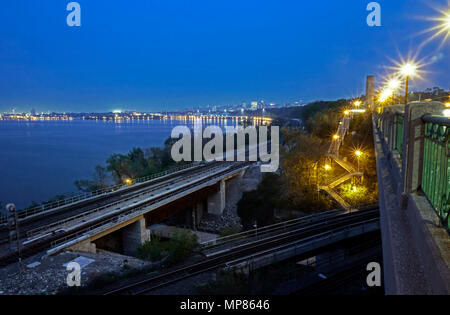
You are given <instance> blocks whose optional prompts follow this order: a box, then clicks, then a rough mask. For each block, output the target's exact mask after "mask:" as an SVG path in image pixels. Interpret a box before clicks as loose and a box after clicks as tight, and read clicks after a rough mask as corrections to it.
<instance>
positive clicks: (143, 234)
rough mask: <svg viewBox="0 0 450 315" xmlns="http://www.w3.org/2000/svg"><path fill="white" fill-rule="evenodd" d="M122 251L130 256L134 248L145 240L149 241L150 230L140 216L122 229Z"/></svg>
mask: <svg viewBox="0 0 450 315" xmlns="http://www.w3.org/2000/svg"><path fill="white" fill-rule="evenodd" d="M122 238H123V251H124V254H125V255H129V256H132V255H134V254H135V253H136V249H137V248H138V247H139V246H140V245H142V244H143V243H144V242H146V241H150V231H149V230H147V228H146V227H145V219H144V218H142V219H140V220H139V221H136V222H134V223H132V224H130V225H128V226H126V227H125V228H124V229H123V232H122Z"/></svg>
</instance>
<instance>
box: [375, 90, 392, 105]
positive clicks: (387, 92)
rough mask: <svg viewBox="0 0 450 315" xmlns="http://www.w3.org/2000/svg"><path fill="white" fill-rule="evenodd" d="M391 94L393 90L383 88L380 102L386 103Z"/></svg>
mask: <svg viewBox="0 0 450 315" xmlns="http://www.w3.org/2000/svg"><path fill="white" fill-rule="evenodd" d="M390 96H391V90H387V89H385V90H383V91H382V92H381V94H380V97H379V98H378V102H380V103H384V102H385V101H386V100H387V99H388V98H389V97H390Z"/></svg>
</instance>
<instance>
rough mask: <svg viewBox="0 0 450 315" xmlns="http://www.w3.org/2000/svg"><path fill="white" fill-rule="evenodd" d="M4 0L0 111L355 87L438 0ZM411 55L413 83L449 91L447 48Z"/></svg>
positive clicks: (443, 2)
mask: <svg viewBox="0 0 450 315" xmlns="http://www.w3.org/2000/svg"><path fill="white" fill-rule="evenodd" d="M69 2H70V1H69V0H52V1H48V0H46V1H38V0H4V1H2V3H1V11H0V111H1V112H3V111H9V110H10V109H11V108H12V107H15V108H16V110H18V111H27V112H28V111H29V110H30V109H31V108H36V109H37V111H39V112H40V111H48V110H50V111H75V112H81V111H111V110H113V109H118V108H120V109H129V110H143V111H152V110H171V109H184V108H187V107H197V106H205V105H225V104H239V103H241V102H242V101H247V102H249V101H252V100H259V99H264V100H265V101H266V102H276V103H284V102H287V101H294V100H298V99H302V100H303V101H305V102H307V101H313V100H318V99H337V98H344V97H345V98H346V97H352V96H358V95H360V94H362V93H364V86H365V83H364V78H365V76H366V75H367V74H375V75H377V81H378V82H379V81H380V80H381V78H380V77H381V76H382V75H385V74H386V68H385V66H388V65H392V61H391V60H389V58H392V59H395V60H398V59H399V56H400V55H402V56H406V55H407V54H408V52H409V51H413V52H416V50H417V47H418V46H419V44H420V43H422V42H423V40H424V39H425V38H427V37H428V36H429V35H426V34H425V35H424V34H420V33H421V32H422V31H423V30H425V29H427V28H429V27H431V26H433V25H434V24H433V23H434V22H431V21H427V20H426V17H433V16H439V12H438V11H436V8H445V7H448V3H447V0H440V1H438V0H435V1H434V2H430V1H429V0H428V1H421V0H418V1H411V0H405V1H400V0H395V1H394V0H390V1H387V0H380V1H378V2H379V3H380V5H381V9H382V27H373V28H370V27H368V26H367V24H366V17H367V15H368V13H369V12H368V11H366V6H367V4H368V3H369V2H370V1H369V0H346V1H338V0H321V1H300V0H292V1H284V0H280V1H278V0H277V1H275V0H271V1H266V0H226V1H225V0H184V1H176V0H145V1H143V0H127V1H125V0H118V1H101V0H79V1H78V2H79V3H80V5H81V9H82V26H81V27H79V28H77V27H73V28H71V27H69V26H67V24H66V17H67V14H68V13H69V12H67V11H66V5H67V4H68V3H69ZM440 43H441V38H438V39H436V40H434V41H432V42H430V43H429V44H428V45H426V46H425V47H424V48H423V49H421V51H420V54H419V56H420V57H421V58H425V60H426V61H427V62H428V61H429V60H431V59H434V60H435V61H434V62H433V63H432V64H428V65H427V66H426V70H427V71H428V73H426V74H425V75H424V79H425V80H422V81H414V82H413V89H421V88H425V87H433V86H436V85H439V86H441V87H443V88H445V89H449V88H450V86H449V83H448V74H449V71H450V65H449V62H448V60H449V54H450V44H449V43H445V44H444V45H441V47H440Z"/></svg>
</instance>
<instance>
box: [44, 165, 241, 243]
mask: <svg viewBox="0 0 450 315" xmlns="http://www.w3.org/2000/svg"><path fill="white" fill-rule="evenodd" d="M247 166H248V165H246V164H245V165H241V166H239V167H237V168H235V169H231V170H228V169H227V170H226V171H225V172H224V173H223V174H222V175H220V176H227V174H230V173H232V172H234V171H236V170H240V169H241V168H244V167H247ZM217 175H218V174H216V176H217ZM210 180H211V178H206V179H203V180H202V181H201V182H200V183H195V184H190V185H188V186H187V187H181V188H179V189H176V190H175V191H172V192H170V193H168V194H165V195H163V196H161V197H157V198H155V199H152V200H149V201H147V202H144V203H143V204H142V205H138V206H137V207H133V208H131V209H129V210H126V211H124V212H122V213H120V214H119V215H118V216H115V217H113V218H111V219H109V220H107V221H103V222H99V223H97V224H93V225H91V226H89V227H87V228H84V229H82V230H80V231H77V232H74V233H72V234H70V235H67V236H64V237H62V238H60V239H57V240H55V241H52V243H51V248H55V247H58V246H60V245H62V244H64V243H67V242H68V241H70V240H74V239H77V238H78V237H80V236H82V235H85V234H86V233H88V232H92V231H94V230H98V231H104V230H106V229H108V228H109V227H110V226H113V225H116V224H118V223H121V222H125V221H128V220H129V219H130V218H133V217H136V216H139V215H141V214H142V213H144V212H146V211H147V210H146V208H148V207H149V206H151V205H154V204H157V203H158V202H160V201H161V200H163V199H168V198H170V197H173V196H176V195H178V194H180V193H182V192H184V191H186V190H189V189H191V188H192V187H195V186H198V185H199V184H201V183H203V182H209V181H210ZM191 186H192V187H191ZM180 190H181V191H180Z"/></svg>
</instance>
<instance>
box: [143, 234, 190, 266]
mask: <svg viewBox="0 0 450 315" xmlns="http://www.w3.org/2000/svg"><path fill="white" fill-rule="evenodd" d="M196 246H197V235H195V234H193V233H192V232H190V231H180V230H178V231H176V232H175V234H174V235H173V237H172V238H171V239H170V240H168V241H162V240H161V238H160V237H157V236H156V237H152V240H151V241H147V242H145V243H144V244H142V245H141V246H140V247H139V248H138V249H137V252H136V257H138V258H141V259H146V260H152V261H154V260H161V259H163V258H164V257H167V263H168V264H176V263H180V262H182V261H183V260H185V259H186V257H187V256H189V255H190V254H191V253H192V250H193V249H194V248H195V247H196Z"/></svg>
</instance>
